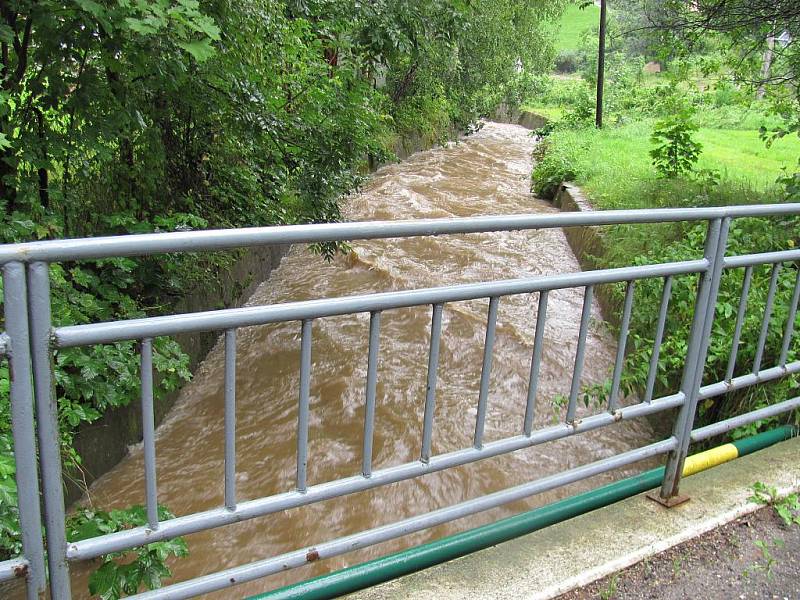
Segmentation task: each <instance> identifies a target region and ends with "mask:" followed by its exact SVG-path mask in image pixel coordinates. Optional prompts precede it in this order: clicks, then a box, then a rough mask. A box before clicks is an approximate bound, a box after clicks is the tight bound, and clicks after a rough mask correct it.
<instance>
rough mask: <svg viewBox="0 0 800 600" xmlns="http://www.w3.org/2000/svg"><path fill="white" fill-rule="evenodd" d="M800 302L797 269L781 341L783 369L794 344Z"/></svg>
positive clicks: (779, 362)
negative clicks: (799, 303)
mask: <svg viewBox="0 0 800 600" xmlns="http://www.w3.org/2000/svg"><path fill="white" fill-rule="evenodd" d="M798 301H800V267H798V269H797V275H796V276H795V280H794V291H793V292H792V299H791V300H790V304H789V316H788V318H787V320H786V329H785V330H784V331H783V340H782V341H781V354H780V359H779V361H778V365H779V366H781V367H785V366H786V361H787V359H788V357H789V346H790V345H791V343H792V336H793V335H794V319H795V316H796V315H797V303H798Z"/></svg>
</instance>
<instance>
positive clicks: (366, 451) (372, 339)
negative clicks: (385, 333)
mask: <svg viewBox="0 0 800 600" xmlns="http://www.w3.org/2000/svg"><path fill="white" fill-rule="evenodd" d="M380 332H381V313H380V311H374V312H371V313H370V315H369V356H368V357H367V389H366V402H365V404H364V446H363V449H362V452H361V474H362V475H364V477H370V476H371V475H372V442H373V438H374V435H375V433H374V431H375V391H376V388H377V385H378V354H379V352H378V351H379V345H380Z"/></svg>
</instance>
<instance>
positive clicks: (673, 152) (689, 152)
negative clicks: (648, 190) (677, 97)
mask: <svg viewBox="0 0 800 600" xmlns="http://www.w3.org/2000/svg"><path fill="white" fill-rule="evenodd" d="M697 129H698V127H697V124H696V123H695V122H694V121H693V120H692V112H691V111H690V109H689V108H688V107H685V106H684V107H681V108H680V109H679V110H677V111H676V112H674V113H673V114H671V115H669V116H667V117H665V118H663V119H661V120H660V121H657V122H656V124H655V126H654V128H653V135H652V136H651V137H650V141H651V142H652V143H653V144H655V148H653V149H652V150H650V156H651V157H652V158H653V166H655V168H656V170H657V171H658V173H659V174H660V175H661V176H662V177H668V178H670V179H673V178H675V177H679V176H681V175H683V174H685V173H689V172H691V171H692V169H694V164H695V163H696V162H697V159H698V158H700V152H701V150H702V149H703V147H702V146H701V145H700V143H699V142H697V141H696V140H695V139H694V138H693V137H692V134H694V133H695V132H696V131H697Z"/></svg>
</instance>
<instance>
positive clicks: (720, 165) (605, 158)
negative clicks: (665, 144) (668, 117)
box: [553, 120, 800, 208]
mask: <svg viewBox="0 0 800 600" xmlns="http://www.w3.org/2000/svg"><path fill="white" fill-rule="evenodd" d="M651 131H652V121H647V120H645V121H639V122H636V123H631V124H628V125H624V126H620V127H613V126H612V127H607V128H605V129H603V130H601V131H597V130H594V129H591V128H589V129H584V130H577V131H576V130H573V131H565V130H562V131H557V132H555V133H554V134H553V143H554V144H555V145H556V146H557V147H560V148H561V149H562V150H560V151H564V152H566V153H568V154H571V155H572V156H573V159H572V163H573V166H574V170H575V173H576V183H577V184H578V185H580V186H581V187H582V188H583V189H584V190H585V191H586V193H587V194H588V195H589V197H591V198H592V199H593V200H594V201H595V203H596V204H597V207H598V208H637V207H640V208H647V207H649V206H651V205H652V200H653V198H652V196H651V195H650V194H646V195H645V194H641V193H639V191H640V190H642V188H643V186H644V187H647V188H650V189H651V191H652V188H653V187H658V185H659V182H661V183H662V184H663V185H664V188H665V192H666V190H667V189H671V190H672V191H673V192H674V191H675V189H676V187H675V186H673V185H671V183H670V185H667V182H664V181H663V180H659V178H658V176H657V174H656V171H655V169H654V168H653V166H652V164H651V159H650V155H649V151H650V148H651V147H652V145H651V143H650V133H651ZM697 139H698V141H699V142H700V143H701V144H702V145H703V151H702V153H701V155H700V160H699V161H698V163H697V169H710V170H715V171H718V172H719V173H720V175H721V176H722V179H723V180H725V181H726V183H727V184H732V185H734V186H735V187H738V188H741V189H742V190H745V189H749V190H751V191H752V192H764V191H767V190H770V188H772V187H773V185H774V183H775V180H776V179H777V177H778V176H779V175H780V174H781V170H782V169H784V168H787V169H789V168H793V167H795V166H796V165H797V160H798V157H800V139H798V137H797V136H792V137H786V138H783V139H780V140H777V141H776V142H775V143H774V144H773V145H772V147H771V148H766V147H765V145H764V143H763V142H762V141H761V140H760V139H759V134H758V131H755V130H744V131H742V130H723V129H710V128H703V129H701V130H700V131H699V132H698V134H697ZM663 200H664V201H665V203H670V202H669V199H668V198H664V199H663ZM673 200H674V203H675V204H679V203H681V201H682V200H683V199H682V198H677V197H676V198H674V199H673Z"/></svg>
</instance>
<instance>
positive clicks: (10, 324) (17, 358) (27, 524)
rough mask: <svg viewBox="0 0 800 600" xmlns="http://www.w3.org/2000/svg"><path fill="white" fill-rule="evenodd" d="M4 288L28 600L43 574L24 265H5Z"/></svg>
mask: <svg viewBox="0 0 800 600" xmlns="http://www.w3.org/2000/svg"><path fill="white" fill-rule="evenodd" d="M3 290H4V294H5V302H4V309H5V322H6V327H7V329H8V331H7V333H8V336H9V340H10V341H9V344H10V347H9V349H8V353H7V356H6V360H8V371H9V379H10V390H9V392H10V393H9V396H10V400H11V431H12V435H13V437H14V462H15V463H16V481H17V493H18V496H17V498H18V503H17V504H18V508H19V526H20V530H21V532H22V552H23V554H24V556H25V559H26V560H27V561H28V565H29V566H28V574H27V578H26V579H27V582H26V583H27V587H26V591H27V598H28V600H38V599H39V598H41V597H43V596H44V594H45V588H46V586H47V575H46V570H45V565H44V544H43V542H42V535H41V532H42V514H41V508H40V504H39V477H38V470H37V465H36V433H35V430H34V418H33V388H32V387H31V357H30V333H29V329H28V308H27V307H28V299H27V294H28V291H27V285H26V280H25V267H24V266H23V265H22V264H20V263H8V264H6V265H4V267H3ZM15 348H16V350H17V351H16V352H15ZM0 360H3V359H2V358H0Z"/></svg>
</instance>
